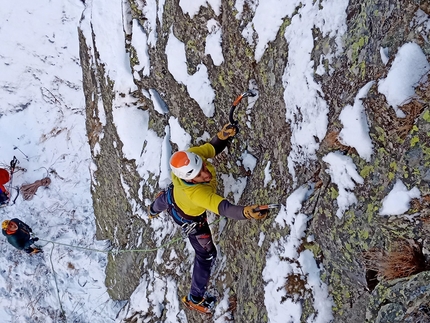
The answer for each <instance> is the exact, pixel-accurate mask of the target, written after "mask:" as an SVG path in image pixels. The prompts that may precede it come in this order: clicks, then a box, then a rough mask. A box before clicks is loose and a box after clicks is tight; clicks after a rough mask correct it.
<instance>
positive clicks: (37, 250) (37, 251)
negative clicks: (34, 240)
mask: <svg viewBox="0 0 430 323" xmlns="http://www.w3.org/2000/svg"><path fill="white" fill-rule="evenodd" d="M39 252H41V253H43V250H42V249H38V248H34V249H33V251H32V252H31V254H34V253H39Z"/></svg>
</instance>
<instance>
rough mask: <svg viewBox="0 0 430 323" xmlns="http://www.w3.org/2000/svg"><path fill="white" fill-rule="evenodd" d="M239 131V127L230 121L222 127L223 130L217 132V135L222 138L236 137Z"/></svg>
mask: <svg viewBox="0 0 430 323" xmlns="http://www.w3.org/2000/svg"><path fill="white" fill-rule="evenodd" d="M237 132H238V128H237V126H235V125H232V124H230V123H228V124H226V125H225V126H224V127H222V130H221V131H220V132H218V133H217V136H218V138H219V139H221V140H227V139H228V138H231V137H234V136H235V135H236V133H237Z"/></svg>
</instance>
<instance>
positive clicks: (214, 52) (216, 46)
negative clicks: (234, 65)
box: [205, 19, 224, 66]
mask: <svg viewBox="0 0 430 323" xmlns="http://www.w3.org/2000/svg"><path fill="white" fill-rule="evenodd" d="M207 27H208V31H209V34H208V35H207V36H206V46H205V54H207V55H210V56H211V57H212V60H213V62H214V64H215V66H220V65H221V64H222V62H224V56H223V54H222V47H221V43H222V38H221V37H222V30H221V25H220V24H219V22H218V21H216V20H215V19H211V20H209V21H208V22H207Z"/></svg>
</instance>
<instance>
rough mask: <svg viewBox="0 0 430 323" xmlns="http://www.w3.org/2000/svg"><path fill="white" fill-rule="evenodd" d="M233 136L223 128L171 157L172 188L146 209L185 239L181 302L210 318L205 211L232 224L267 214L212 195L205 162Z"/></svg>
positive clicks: (210, 249) (211, 255)
mask: <svg viewBox="0 0 430 323" xmlns="http://www.w3.org/2000/svg"><path fill="white" fill-rule="evenodd" d="M236 132H237V127H236V126H235V125H232V124H227V125H225V126H224V127H223V129H222V130H221V131H220V132H218V133H217V135H216V136H215V137H214V138H212V140H211V141H210V142H208V143H205V144H203V145H201V146H197V147H192V148H190V149H188V150H187V151H178V152H176V153H174V154H173V155H172V157H171V159H170V167H171V169H172V184H171V185H170V186H169V188H168V189H167V190H165V191H162V192H160V193H159V194H158V195H157V197H156V198H155V200H154V201H153V202H152V203H151V205H149V207H148V213H149V216H150V217H155V216H157V215H158V214H159V213H160V212H162V211H164V210H167V213H168V214H169V215H170V216H171V217H172V218H173V220H174V222H176V223H177V224H178V225H180V226H181V227H182V229H183V231H184V232H185V233H186V234H187V235H188V239H189V241H190V243H191V245H192V246H193V248H194V250H195V252H196V255H195V258H194V269H193V274H192V281H191V289H190V292H189V294H188V295H186V296H184V297H183V298H182V302H183V303H184V305H185V306H186V307H187V308H189V309H193V310H196V311H198V312H201V313H205V314H211V312H212V309H213V307H214V305H215V301H216V299H215V297H213V296H210V295H207V293H206V288H207V284H208V281H209V276H210V272H211V267H212V264H213V261H214V260H215V257H216V255H217V251H216V248H215V245H214V243H213V240H212V234H211V231H210V229H209V225H208V223H207V216H206V210H209V211H211V212H213V213H215V214H218V215H221V216H225V217H228V218H232V219H235V220H245V219H256V220H262V219H264V218H266V216H267V213H268V210H262V211H256V210H255V209H257V207H258V205H251V206H239V205H233V204H231V203H230V202H229V201H227V200H226V199H225V198H224V197H222V196H220V195H218V194H217V193H216V187H217V181H216V175H215V168H214V166H213V165H212V164H211V163H210V162H208V160H207V159H208V158H213V157H215V156H216V155H217V154H219V153H220V152H222V151H223V150H224V148H225V147H226V146H227V144H228V142H229V140H231V138H233V137H234V136H235V134H236Z"/></svg>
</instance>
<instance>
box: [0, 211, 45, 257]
mask: <svg viewBox="0 0 430 323" xmlns="http://www.w3.org/2000/svg"><path fill="white" fill-rule="evenodd" d="M1 227H2V233H3V235H4V236H6V239H7V241H8V242H9V243H10V244H11V245H12V246H14V247H15V248H16V249H19V250H24V251H25V252H26V253H29V254H34V253H39V252H43V251H42V249H41V248H38V247H36V246H33V247H32V245H33V244H34V243H35V242H36V241H38V240H39V238H37V237H32V233H33V230H31V228H30V227H29V226H28V225H27V224H25V223H24V222H22V221H21V220H19V219H16V218H15V219H12V220H4V221H3V222H2V224H1Z"/></svg>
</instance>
